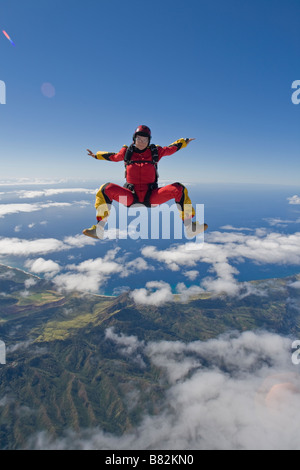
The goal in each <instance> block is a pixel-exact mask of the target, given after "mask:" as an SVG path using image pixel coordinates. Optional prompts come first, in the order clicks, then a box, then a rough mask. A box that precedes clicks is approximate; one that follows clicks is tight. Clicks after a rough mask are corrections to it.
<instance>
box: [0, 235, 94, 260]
mask: <svg viewBox="0 0 300 470" xmlns="http://www.w3.org/2000/svg"><path fill="white" fill-rule="evenodd" d="M95 242H96V240H94V239H92V238H88V237H85V236H84V235H76V236H74V237H65V239H64V240H63V241H62V240H58V239H56V238H37V239H32V240H25V239H22V238H8V237H3V238H0V255H12V256H31V255H37V254H46V253H53V252H56V251H63V250H71V249H73V248H81V247H83V246H85V245H94V244H95Z"/></svg>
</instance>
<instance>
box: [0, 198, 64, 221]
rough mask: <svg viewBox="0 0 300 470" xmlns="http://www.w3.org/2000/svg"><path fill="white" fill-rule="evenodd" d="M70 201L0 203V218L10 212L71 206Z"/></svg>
mask: <svg viewBox="0 0 300 470" xmlns="http://www.w3.org/2000/svg"><path fill="white" fill-rule="evenodd" d="M71 205H72V204H71V203H68V202H48V203H44V204H41V203H38V202H37V203H33V204H0V218H2V217H5V216H6V215H10V214H18V213H20V212H35V211H39V210H42V209H47V208H50V207H68V206H71Z"/></svg>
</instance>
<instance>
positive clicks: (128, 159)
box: [124, 144, 159, 182]
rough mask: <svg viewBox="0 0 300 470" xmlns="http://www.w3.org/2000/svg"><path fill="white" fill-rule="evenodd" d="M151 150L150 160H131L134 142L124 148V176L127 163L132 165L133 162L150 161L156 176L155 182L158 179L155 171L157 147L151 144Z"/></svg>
mask: <svg viewBox="0 0 300 470" xmlns="http://www.w3.org/2000/svg"><path fill="white" fill-rule="evenodd" d="M149 148H150V150H151V156H152V161H149V160H131V159H132V155H133V152H134V144H131V145H130V146H129V147H128V149H127V150H126V153H125V156H124V164H125V178H126V170H127V166H128V165H134V164H135V163H150V164H152V165H154V166H155V172H156V177H155V182H156V181H157V180H158V173H157V163H158V159H159V156H158V148H157V147H156V145H154V144H151V145H150V146H149Z"/></svg>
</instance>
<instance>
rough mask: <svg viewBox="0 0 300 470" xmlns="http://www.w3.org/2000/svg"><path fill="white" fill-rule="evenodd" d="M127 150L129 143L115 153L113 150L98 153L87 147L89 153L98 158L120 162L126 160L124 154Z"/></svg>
mask: <svg viewBox="0 0 300 470" xmlns="http://www.w3.org/2000/svg"><path fill="white" fill-rule="evenodd" d="M126 150H127V145H124V146H123V147H122V148H121V150H120V152H118V153H113V152H97V153H96V154H95V153H93V152H92V151H91V150H89V149H87V152H88V155H89V156H91V157H93V158H96V160H108V161H110V162H120V161H122V160H124V156H125V153H126Z"/></svg>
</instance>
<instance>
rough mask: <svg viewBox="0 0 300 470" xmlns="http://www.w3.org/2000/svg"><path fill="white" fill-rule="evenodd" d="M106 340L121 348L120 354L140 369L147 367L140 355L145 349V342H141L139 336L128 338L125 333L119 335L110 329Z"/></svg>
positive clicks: (106, 333) (107, 331)
mask: <svg viewBox="0 0 300 470" xmlns="http://www.w3.org/2000/svg"><path fill="white" fill-rule="evenodd" d="M105 339H106V340H110V341H113V342H114V343H115V344H116V345H117V346H119V351H120V353H121V354H122V355H123V356H125V357H127V358H129V359H130V360H131V361H132V362H134V363H136V364H137V365H138V366H139V367H142V368H144V367H146V365H145V362H144V361H143V358H142V356H141V354H140V353H139V351H140V350H142V349H143V347H144V341H139V340H138V338H137V336H126V335H124V334H123V333H121V334H119V335H118V334H116V333H115V331H114V328H108V329H107V330H106V331H105Z"/></svg>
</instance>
